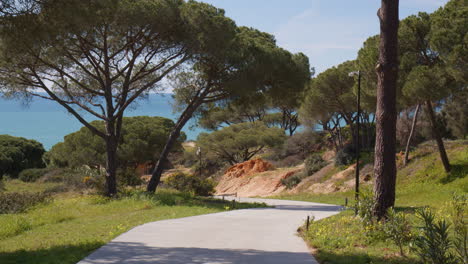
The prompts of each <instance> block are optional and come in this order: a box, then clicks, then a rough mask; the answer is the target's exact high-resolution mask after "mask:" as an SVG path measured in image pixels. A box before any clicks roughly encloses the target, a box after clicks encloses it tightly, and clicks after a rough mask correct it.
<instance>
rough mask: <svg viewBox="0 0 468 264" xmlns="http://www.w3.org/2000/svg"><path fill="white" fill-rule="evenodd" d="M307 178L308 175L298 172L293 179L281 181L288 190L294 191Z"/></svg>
mask: <svg viewBox="0 0 468 264" xmlns="http://www.w3.org/2000/svg"><path fill="white" fill-rule="evenodd" d="M306 177H307V175H306V174H304V173H301V172H298V173H296V174H294V175H293V176H291V177H288V178H286V179H281V184H283V185H284V186H286V188H287V189H292V188H294V187H295V186H296V185H298V184H299V183H300V182H301V181H302V180H303V179H304V178H306Z"/></svg>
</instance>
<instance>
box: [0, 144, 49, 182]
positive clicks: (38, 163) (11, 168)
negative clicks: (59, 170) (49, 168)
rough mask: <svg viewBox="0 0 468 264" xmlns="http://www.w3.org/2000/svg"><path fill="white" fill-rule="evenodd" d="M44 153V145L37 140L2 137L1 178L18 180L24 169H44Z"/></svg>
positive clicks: (0, 151)
mask: <svg viewBox="0 0 468 264" xmlns="http://www.w3.org/2000/svg"><path fill="white" fill-rule="evenodd" d="M44 152H45V150H44V147H43V146H42V144H41V143H39V142H37V141H35V140H28V139H25V138H20V137H13V136H9V135H0V178H2V176H3V175H8V176H10V177H13V178H16V177H17V176H18V173H20V172H21V171H22V170H24V169H29V168H43V167H44V162H43V161H42V156H43V155H44Z"/></svg>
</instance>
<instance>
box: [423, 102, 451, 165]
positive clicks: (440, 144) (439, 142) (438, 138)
mask: <svg viewBox="0 0 468 264" xmlns="http://www.w3.org/2000/svg"><path fill="white" fill-rule="evenodd" d="M426 107H427V113H428V114H429V119H430V121H431V128H432V135H433V137H434V139H435V141H436V142H437V147H438V148H439V154H440V159H441V160H442V164H443V165H444V169H445V171H446V172H450V169H451V168H450V162H449V159H448V157H447V152H446V151H445V146H444V141H442V137H441V136H440V133H439V130H438V129H437V122H436V118H435V114H434V109H433V108H432V103H431V101H430V100H428V101H426Z"/></svg>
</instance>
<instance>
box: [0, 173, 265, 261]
mask: <svg viewBox="0 0 468 264" xmlns="http://www.w3.org/2000/svg"><path fill="white" fill-rule="evenodd" d="M7 185H8V184H7ZM18 186H21V188H23V187H26V185H23V184H18V183H16V182H14V183H13V185H10V186H9V187H8V189H9V190H12V189H14V190H15V191H17V190H18V189H17V187H18ZM32 186H33V185H32V184H30V186H29V187H30V189H31V188H32ZM21 188H20V189H21ZM38 188H39V189H42V188H43V186H40V187H38ZM259 206H263V205H260V204H244V203H237V204H236V208H235V209H237V208H250V207H259ZM231 209H233V208H232V203H230V202H227V201H226V202H224V201H219V200H213V199H208V198H199V197H194V196H191V195H188V194H183V193H178V192H174V191H167V190H160V191H158V193H157V194H156V195H152V196H148V195H146V194H144V193H142V192H134V193H132V194H131V195H128V196H125V197H123V198H120V199H112V200H110V199H106V198H103V197H101V196H91V195H88V196H81V195H76V194H74V195H72V194H61V195H60V196H57V197H55V199H54V200H53V201H52V202H50V203H48V204H42V205H39V206H36V207H34V208H32V209H30V210H28V211H27V212H26V213H22V214H5V215H0V263H2V264H7V263H11V264H13V263H22V264H28V263H31V264H32V263H50V264H54V263H57V264H58V263H60V264H66V263H76V262H77V261H79V260H81V259H82V258H84V257H85V256H87V255H88V254H89V253H91V252H92V251H94V250H95V249H97V248H99V247H100V246H102V245H104V244H106V243H107V242H108V241H110V240H111V239H113V238H115V237H116V236H118V235H120V234H122V233H124V232H126V231H128V230H130V229H131V228H132V227H135V226H137V225H140V224H143V223H147V222H151V221H158V220H163V219H172V218H180V217H187V216H193V215H201V214H209V213H215V212H220V211H225V210H231Z"/></svg>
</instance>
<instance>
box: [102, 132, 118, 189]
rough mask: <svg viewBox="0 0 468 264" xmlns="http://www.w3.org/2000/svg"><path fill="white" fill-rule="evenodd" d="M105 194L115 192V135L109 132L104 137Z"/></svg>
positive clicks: (116, 143)
mask: <svg viewBox="0 0 468 264" xmlns="http://www.w3.org/2000/svg"><path fill="white" fill-rule="evenodd" d="M105 141H106V152H107V157H106V196H109V197H112V196H114V195H116V194H117V180H116V179H117V146H118V142H117V137H116V136H115V135H113V134H110V135H108V136H107V138H106V140H105Z"/></svg>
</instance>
